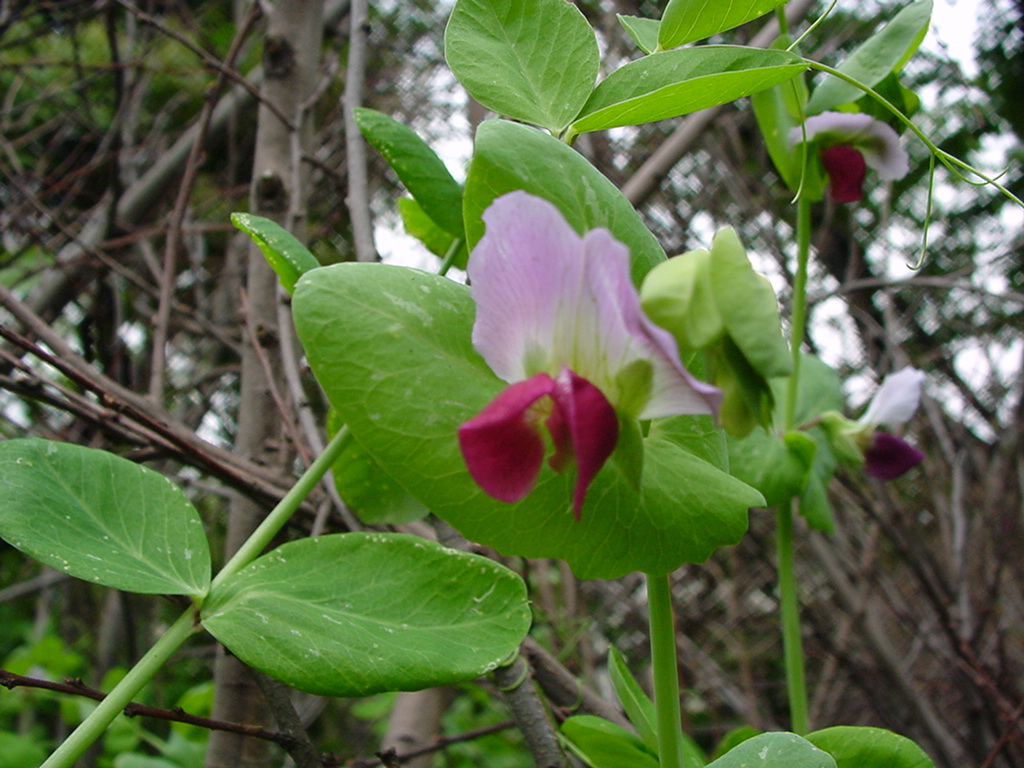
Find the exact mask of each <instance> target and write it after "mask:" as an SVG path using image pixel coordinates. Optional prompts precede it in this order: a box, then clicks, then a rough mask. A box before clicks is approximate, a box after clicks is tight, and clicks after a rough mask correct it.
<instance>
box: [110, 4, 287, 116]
mask: <svg viewBox="0 0 1024 768" xmlns="http://www.w3.org/2000/svg"><path fill="white" fill-rule="evenodd" d="M117 2H118V4H120V5H121V6H123V7H124V8H125V9H126V10H128V11H130V12H131V13H132V14H133V15H134V16H135V17H136V18H137V19H138V20H139V21H141V22H142V23H143V24H148V25H149V26H151V27H153V28H154V29H156V30H157V31H158V32H160V34H162V35H165V36H167V37H169V38H171V39H172V40H176V41H177V42H179V43H181V44H182V45H183V46H185V47H186V48H188V50H190V51H191V52H192V53H194V54H195V55H196V56H198V57H199V58H200V59H202V61H203V64H205V65H206V66H208V67H210V69H213V70H216V71H217V72H219V73H220V75H221V78H222V79H223V80H225V81H227V80H231V81H232V82H234V83H235V84H236V85H240V86H241V87H242V88H244V89H245V90H246V91H247V92H248V93H249V95H250V96H252V97H253V98H255V99H256V100H257V101H259V102H260V103H261V104H263V105H264V106H266V107H267V108H268V109H269V110H271V111H272V112H273V113H274V114H275V115H277V117H278V118H279V119H280V120H281V122H282V123H285V124H286V125H288V126H290V127H291V126H292V123H291V121H290V120H289V119H288V118H287V117H285V115H284V113H283V112H281V110H280V109H279V108H278V107H277V106H276V105H275V104H272V103H270V102H269V101H268V100H266V99H265V98H263V96H262V94H261V93H260V89H259V88H258V87H257V86H256V85H254V84H253V83H250V82H249V81H248V80H246V79H245V77H244V76H243V75H242V74H241V73H240V72H238V71H237V70H235V69H234V68H232V67H231V64H230V63H229V62H230V55H229V60H228V61H224V62H221V61H220V59H218V58H217V57H216V56H214V55H213V54H211V53H209V52H208V51H204V50H203V49H202V48H200V47H199V46H198V45H196V44H195V43H193V42H192V41H191V40H189V39H188V38H187V37H185V36H184V35H182V34H181V33H179V32H176V31H175V30H173V29H171V28H170V27H168V26H167V25H166V24H164V23H163V22H162V21H160V19H158V18H157V17H156V16H153V15H151V14H148V13H146V12H145V11H144V10H142V9H141V8H139V7H138V6H137V5H135V4H133V3H130V2H128V0H117ZM259 8H260V4H259V3H253V4H252V10H251V11H250V14H249V17H247V18H246V20H245V22H243V28H244V27H245V26H247V25H251V24H252V23H253V22H254V21H256V18H258V15H259ZM240 32H242V33H243V35H242V36H243V37H244V34H246V33H247V30H245V29H243V30H240ZM236 40H237V41H239V42H240V40H239V38H238V37H236ZM232 45H233V44H232Z"/></svg>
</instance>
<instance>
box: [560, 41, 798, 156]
mask: <svg viewBox="0 0 1024 768" xmlns="http://www.w3.org/2000/svg"><path fill="white" fill-rule="evenodd" d="M805 69H807V64H806V63H805V62H804V60H803V59H801V58H800V57H799V56H797V55H795V54H792V53H788V52H786V51H772V50H764V49H761V48H748V47H745V46H739V45H702V46H700V47H698V48H683V49H680V50H673V51H663V52H661V53H654V54H651V55H650V56H645V57H644V58H642V59H637V60H636V61H631V62H630V63H628V64H626V65H625V66H623V67H619V68H618V69H617V70H615V71H614V72H612V73H611V74H610V75H608V77H606V78H605V79H604V80H602V81H601V83H600V84H599V85H598V86H597V88H595V89H594V92H593V94H591V96H590V98H589V99H587V103H586V104H584V105H583V110H582V111H581V112H580V114H579V117H577V118H576V120H575V121H574V122H573V124H572V125H571V126H570V127H569V133H570V135H573V136H574V135H576V134H578V133H585V132H587V131H600V130H604V129H606V128H615V127H618V126H623V125H639V124H640V123H649V122H652V121H654V120H664V119H665V118H668V117H677V116H678V115H685V114H687V113H688V112H696V111H697V110H699V109H704V108H706V107H714V106H717V105H718V104H725V103H726V102H729V101H734V100H736V99H738V98H740V97H741V96H749V95H750V94H752V93H756V92H757V91H760V90H763V89H764V88H769V87H771V86H773V85H776V84H777V83H781V82H784V81H786V80H789V79H790V78H792V77H795V76H796V75H798V74H799V73H800V72H803V71H804V70H805Z"/></svg>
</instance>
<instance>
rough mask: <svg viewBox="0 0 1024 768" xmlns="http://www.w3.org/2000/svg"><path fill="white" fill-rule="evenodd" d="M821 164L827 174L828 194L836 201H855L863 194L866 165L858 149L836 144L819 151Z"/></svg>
mask: <svg viewBox="0 0 1024 768" xmlns="http://www.w3.org/2000/svg"><path fill="white" fill-rule="evenodd" d="M821 164H822V165H823V166H825V173H827V174H828V180H829V186H828V190H829V195H830V196H831V197H832V199H833V200H835V201H836V202H837V203H855V202H857V201H858V200H860V199H861V198H862V197H863V196H864V177H865V176H866V175H867V166H866V165H865V164H864V156H863V155H862V154H861V153H860V151H858V150H856V149H854V148H853V147H851V146H850V145H849V144H836V145H834V146H831V147H828V148H827V149H823V150H822V151H821Z"/></svg>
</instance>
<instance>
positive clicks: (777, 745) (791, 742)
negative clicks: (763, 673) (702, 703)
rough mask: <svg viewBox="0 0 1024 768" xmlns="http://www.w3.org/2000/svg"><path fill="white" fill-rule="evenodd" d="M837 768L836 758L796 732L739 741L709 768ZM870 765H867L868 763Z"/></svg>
mask: <svg viewBox="0 0 1024 768" xmlns="http://www.w3.org/2000/svg"><path fill="white" fill-rule="evenodd" d="M753 765H759V766H760V765H763V766H766V768H837V766H836V761H835V760H833V759H832V756H831V755H829V754H828V753H827V752H823V751H822V750H820V749H818V748H817V747H816V746H814V745H813V744H812V743H811V742H809V741H808V740H807V739H804V738H801V737H800V736H797V735H796V734H795V733H781V732H777V733H762V734H761V735H760V736H754V737H753V738H751V739H747V740H746V741H744V742H742V743H741V744H738V745H737V746H735V747H733V748H732V749H730V750H729V751H728V752H726V753H725V754H724V755H722V756H721V757H720V758H718V759H717V760H715V761H714V762H712V763H709V764H708V768H750V767H751V766H753ZM866 765H867V764H865V766H866Z"/></svg>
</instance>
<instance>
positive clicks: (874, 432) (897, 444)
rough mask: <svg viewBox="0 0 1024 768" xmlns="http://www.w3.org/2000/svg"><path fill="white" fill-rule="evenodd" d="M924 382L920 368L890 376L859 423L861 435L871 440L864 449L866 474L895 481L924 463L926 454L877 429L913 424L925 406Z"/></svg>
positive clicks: (905, 369)
mask: <svg viewBox="0 0 1024 768" xmlns="http://www.w3.org/2000/svg"><path fill="white" fill-rule="evenodd" d="M924 378H925V376H924V373H922V372H921V371H919V370H917V369H916V368H904V369H903V370H901V371H898V372H897V373H891V374H889V375H888V376H886V377H885V379H884V380H883V381H882V385H881V386H880V387H879V388H878V391H877V392H875V396H874V397H872V398H871V402H870V403H868V407H867V409H866V410H865V411H864V415H863V416H861V417H860V419H859V420H858V421H857V425H858V426H859V427H860V430H861V432H862V433H863V434H865V435H867V436H868V439H867V444H866V445H865V447H864V471H865V472H866V473H867V474H869V475H870V476H871V477H877V478H878V479H879V480H892V479H893V478H896V477H899V476H900V475H902V474H903V473H905V472H907V471H908V470H910V469H913V468H914V467H916V466H917V465H918V464H920V463H921V461H922V460H923V459H924V454H923V453H921V451H919V450H917V449H916V448H914V447H913V446H912V445H909V444H908V443H906V442H904V441H903V440H901V439H900V438H898V437H896V436H895V435H892V434H889V433H888V432H882V431H880V430H879V429H877V427H878V426H881V425H884V426H887V427H892V426H896V425H898V424H904V423H906V422H907V421H909V420H910V417H911V416H913V415H914V411H916V410H917V406H918V404H919V403H920V402H921V384H922V383H923V382H924Z"/></svg>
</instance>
